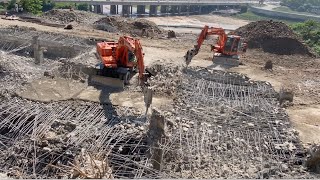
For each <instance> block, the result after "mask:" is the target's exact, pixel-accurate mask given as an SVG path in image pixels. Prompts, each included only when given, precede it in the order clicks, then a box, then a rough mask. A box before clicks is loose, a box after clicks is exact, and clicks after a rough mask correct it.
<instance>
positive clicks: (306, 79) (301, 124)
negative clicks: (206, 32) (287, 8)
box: [0, 15, 320, 143]
mask: <svg viewBox="0 0 320 180" xmlns="http://www.w3.org/2000/svg"><path fill="white" fill-rule="evenodd" d="M147 19H149V20H151V21H153V22H155V23H157V24H161V25H169V24H176V25H195V26H199V27H200V26H203V25H204V24H208V25H212V26H222V27H225V28H231V29H234V28H237V27H239V26H242V25H244V24H246V23H247V22H246V21H242V20H234V19H231V18H226V17H218V16H213V15H212V16H190V17H169V18H167V17H155V18H147ZM0 24H1V25H0V26H1V27H5V26H9V25H19V26H27V27H34V28H36V29H37V30H42V31H48V32H59V33H63V34H69V35H75V36H81V37H95V38H108V39H114V40H115V39H117V38H118V36H119V35H118V34H117V35H115V34H111V33H107V32H104V31H99V30H94V29H90V28H86V27H83V26H76V28H75V29H73V30H71V31H70V30H64V29H62V28H54V27H47V26H42V25H38V24H33V23H27V22H20V21H8V20H3V19H0ZM195 37H196V36H186V37H182V38H178V39H171V40H168V39H164V40H162V39H150V38H141V41H142V44H143V48H144V52H145V61H146V65H150V64H152V63H153V62H163V63H174V64H180V65H182V64H183V56H184V53H185V52H186V50H188V49H189V48H191V47H192V45H193V43H194V42H195V40H193V38H195ZM208 50H209V47H208V46H205V45H204V46H203V48H202V49H201V52H200V53H199V54H198V55H197V56H196V57H195V58H194V60H193V62H192V63H191V66H203V67H208V68H219V67H213V66H212V63H211V61H210V58H211V57H212V54H211V53H210V52H209V51H208ZM269 59H271V60H272V61H273V62H274V67H275V68H274V70H273V71H271V72H270V71H265V70H263V69H262V68H261V67H263V65H264V63H265V62H266V61H267V60H269ZM243 62H244V64H245V65H243V66H240V67H238V68H233V69H229V70H228V71H234V72H240V73H243V74H246V75H248V76H249V77H250V78H252V79H253V80H261V81H268V82H270V83H271V84H272V85H273V86H274V88H275V89H276V90H277V91H278V90H279V89H280V87H282V86H285V87H293V89H294V90H295V98H294V105H293V106H291V107H288V108H287V112H288V114H289V116H290V118H291V120H292V123H293V125H294V127H295V128H296V129H297V130H298V132H299V133H300V137H301V140H302V141H303V142H304V143H311V142H316V143H320V127H319V125H320V115H319V113H318V112H320V106H319V103H320V97H319V94H320V81H319V76H320V75H319V72H320V71H319V69H320V62H319V60H318V59H311V58H309V57H303V56H276V55H271V54H267V53H263V52H261V51H255V50H252V51H250V50H249V51H248V53H247V54H246V57H244V58H243ZM88 92H91V93H92V91H90V89H89V90H88ZM84 94H85V93H84ZM89 94H90V93H89ZM93 94H95V95H93V96H96V93H93ZM119 97H121V98H119ZM84 98H85V97H84ZM141 98H142V97H140V96H137V94H135V93H132V94H121V93H120V94H114V95H112V96H111V99H112V101H113V102H114V103H116V104H119V105H125V106H137V107H141V106H142V105H141V104H134V103H133V102H134V101H135V100H139V101H140V100H141ZM157 102H159V103H157ZM168 102H170V99H168V98H159V99H157V98H156V101H155V104H158V105H161V104H166V103H168ZM139 109H141V108H139Z"/></svg>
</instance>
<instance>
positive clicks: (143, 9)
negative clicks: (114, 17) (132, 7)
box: [137, 5, 146, 15]
mask: <svg viewBox="0 0 320 180" xmlns="http://www.w3.org/2000/svg"><path fill="white" fill-rule="evenodd" d="M137 14H138V15H142V14H146V6H145V5H138V6H137Z"/></svg>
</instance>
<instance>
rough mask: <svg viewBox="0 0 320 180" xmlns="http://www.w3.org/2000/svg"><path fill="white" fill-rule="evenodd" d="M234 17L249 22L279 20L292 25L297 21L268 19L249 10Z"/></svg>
mask: <svg viewBox="0 0 320 180" xmlns="http://www.w3.org/2000/svg"><path fill="white" fill-rule="evenodd" d="M234 17H236V18H239V19H244V20H247V21H261V20H277V21H282V22H284V23H286V24H292V23H296V22H297V21H290V20H284V19H276V18H271V17H266V16H262V15H257V14H255V13H253V12H251V11H250V10H248V11H247V12H246V13H240V14H237V15H235V16H234Z"/></svg>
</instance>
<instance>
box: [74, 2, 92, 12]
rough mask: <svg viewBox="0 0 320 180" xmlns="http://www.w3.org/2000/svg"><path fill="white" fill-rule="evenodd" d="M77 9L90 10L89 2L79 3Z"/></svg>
mask: <svg viewBox="0 0 320 180" xmlns="http://www.w3.org/2000/svg"><path fill="white" fill-rule="evenodd" d="M77 9H78V10H81V11H89V5H88V4H87V3H81V4H77Z"/></svg>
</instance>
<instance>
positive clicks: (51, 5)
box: [42, 0, 55, 12]
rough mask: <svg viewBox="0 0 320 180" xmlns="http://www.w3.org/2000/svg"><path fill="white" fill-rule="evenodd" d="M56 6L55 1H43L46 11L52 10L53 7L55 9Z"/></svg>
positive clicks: (43, 8) (43, 7)
mask: <svg viewBox="0 0 320 180" xmlns="http://www.w3.org/2000/svg"><path fill="white" fill-rule="evenodd" d="M54 6H55V3H54V2H52V1H50V0H43V2H42V11H43V12H46V11H50V10H51V9H53V8H54Z"/></svg>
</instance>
